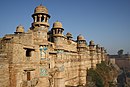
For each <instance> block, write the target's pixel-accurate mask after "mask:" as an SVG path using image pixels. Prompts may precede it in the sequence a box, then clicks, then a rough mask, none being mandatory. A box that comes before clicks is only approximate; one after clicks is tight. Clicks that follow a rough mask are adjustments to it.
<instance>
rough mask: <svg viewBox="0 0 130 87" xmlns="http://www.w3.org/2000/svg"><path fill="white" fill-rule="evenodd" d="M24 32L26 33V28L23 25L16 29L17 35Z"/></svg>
mask: <svg viewBox="0 0 130 87" xmlns="http://www.w3.org/2000/svg"><path fill="white" fill-rule="evenodd" d="M23 32H24V27H23V26H22V25H19V26H17V27H16V32H15V33H23Z"/></svg>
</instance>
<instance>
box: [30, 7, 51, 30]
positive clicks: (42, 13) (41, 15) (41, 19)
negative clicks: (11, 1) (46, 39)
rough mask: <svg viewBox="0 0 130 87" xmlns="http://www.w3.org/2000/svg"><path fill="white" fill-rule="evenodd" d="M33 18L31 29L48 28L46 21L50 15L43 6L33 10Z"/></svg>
mask: <svg viewBox="0 0 130 87" xmlns="http://www.w3.org/2000/svg"><path fill="white" fill-rule="evenodd" d="M32 18H33V23H32V27H33V28H35V27H48V28H49V26H50V25H49V23H48V20H49V18H50V15H49V14H48V9H47V8H46V7H45V6H43V5H39V6H37V7H36V8H35V10H34V14H32Z"/></svg>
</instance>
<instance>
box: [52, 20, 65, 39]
mask: <svg viewBox="0 0 130 87" xmlns="http://www.w3.org/2000/svg"><path fill="white" fill-rule="evenodd" d="M63 31H64V29H63V27H62V23H61V22H59V21H56V22H55V23H53V28H52V32H53V36H54V37H62V36H63Z"/></svg>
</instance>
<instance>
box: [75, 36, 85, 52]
mask: <svg viewBox="0 0 130 87" xmlns="http://www.w3.org/2000/svg"><path fill="white" fill-rule="evenodd" d="M86 48H87V43H86V40H85V39H84V37H83V36H82V35H81V34H80V35H78V36H77V49H78V52H85V50H86Z"/></svg>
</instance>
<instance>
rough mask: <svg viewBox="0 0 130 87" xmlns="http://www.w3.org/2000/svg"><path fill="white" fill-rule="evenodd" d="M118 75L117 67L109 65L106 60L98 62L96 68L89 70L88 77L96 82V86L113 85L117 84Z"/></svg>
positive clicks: (111, 86)
mask: <svg viewBox="0 0 130 87" xmlns="http://www.w3.org/2000/svg"><path fill="white" fill-rule="evenodd" d="M117 75H118V71H117V69H116V68H115V67H114V66H113V65H112V64H110V65H108V64H107V63H106V62H101V63H100V64H97V68H96V69H89V70H88V77H90V78H91V82H94V83H95V85H96V87H113V86H114V85H116V77H117Z"/></svg>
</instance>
